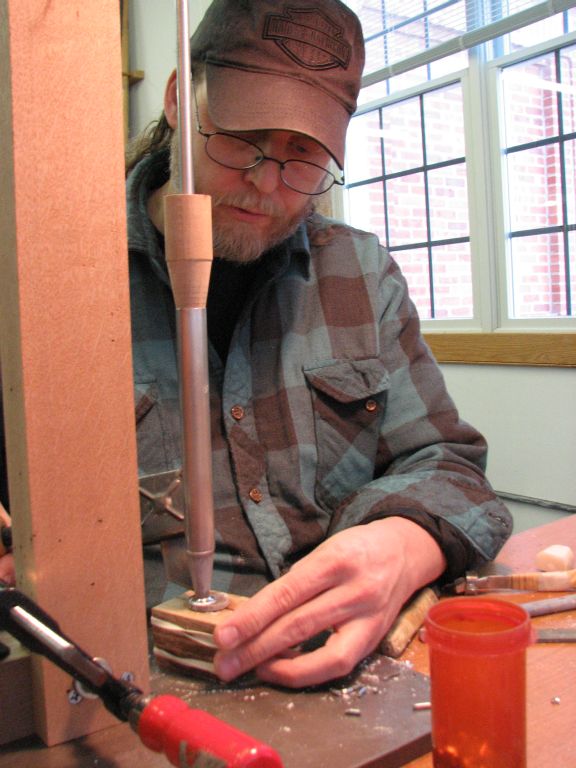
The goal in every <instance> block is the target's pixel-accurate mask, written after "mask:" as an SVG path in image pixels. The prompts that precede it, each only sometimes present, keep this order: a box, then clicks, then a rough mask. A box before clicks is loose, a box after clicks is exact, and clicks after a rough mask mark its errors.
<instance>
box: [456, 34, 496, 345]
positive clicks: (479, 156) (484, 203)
mask: <svg viewBox="0 0 576 768" xmlns="http://www.w3.org/2000/svg"><path fill="white" fill-rule="evenodd" d="M462 88H463V100H464V134H465V142H466V169H467V174H466V175H467V179H468V199H469V217H470V248H471V254H472V284H473V290H474V293H473V296H474V318H475V320H476V324H477V325H478V326H479V327H480V328H481V329H482V330H483V331H485V332H488V331H493V330H494V329H495V328H496V327H497V326H498V324H499V307H498V301H497V295H498V289H499V286H500V285H501V281H500V279H499V276H498V270H497V254H498V235H497V231H496V230H497V226H496V219H497V216H498V210H499V207H500V206H501V205H502V202H503V201H502V187H501V186H499V185H498V183H497V179H498V176H497V175H496V174H495V168H494V165H495V163H494V151H495V147H494V146H493V139H494V135H493V130H494V128H493V111H494V103H493V102H494V100H493V95H491V93H489V88H488V83H487V66H486V61H485V55H484V51H483V50H482V48H481V47H478V48H476V49H474V50H473V51H471V55H470V61H469V68H468V71H467V72H466V73H465V74H464V76H463V79H462Z"/></svg>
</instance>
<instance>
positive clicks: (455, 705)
mask: <svg viewBox="0 0 576 768" xmlns="http://www.w3.org/2000/svg"><path fill="white" fill-rule="evenodd" d="M423 634H424V639H425V641H426V642H427V643H428V645H429V653H430V687H431V702H432V745H433V756H434V768H525V766H526V648H527V647H528V645H530V643H531V642H533V638H534V633H533V630H532V626H531V624H530V617H529V616H528V614H527V612H526V611H525V610H524V609H523V608H522V607H520V606H519V605H515V604H514V603H508V602H505V601H504V600H495V599H489V598H481V597H470V598H467V597H457V598H453V599H450V600H442V601H440V602H439V603H438V604H437V605H434V606H433V607H432V608H431V609H430V611H429V612H428V616H427V617H426V620H425V622H424V633H423Z"/></svg>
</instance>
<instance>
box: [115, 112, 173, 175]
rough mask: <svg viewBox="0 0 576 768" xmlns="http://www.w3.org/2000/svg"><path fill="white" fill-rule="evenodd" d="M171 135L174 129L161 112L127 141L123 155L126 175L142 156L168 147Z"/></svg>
mask: <svg viewBox="0 0 576 768" xmlns="http://www.w3.org/2000/svg"><path fill="white" fill-rule="evenodd" d="M173 135H174V130H173V129H172V128H171V127H170V126H169V125H168V120H166V115H165V114H164V112H162V114H161V115H160V117H159V118H158V120H154V121H153V122H151V123H150V124H149V125H147V126H146V128H145V129H144V130H143V131H142V132H141V133H139V134H138V135H137V136H135V137H134V138H133V139H130V141H129V142H128V144H127V146H126V152H125V156H124V157H125V166H126V175H128V174H129V173H130V171H131V170H132V168H134V167H135V166H136V165H138V163H139V162H140V160H142V159H143V158H144V157H147V156H148V155H152V154H154V153H155V152H158V151H159V150H161V149H164V148H167V149H169V148H170V145H171V143H172V136H173Z"/></svg>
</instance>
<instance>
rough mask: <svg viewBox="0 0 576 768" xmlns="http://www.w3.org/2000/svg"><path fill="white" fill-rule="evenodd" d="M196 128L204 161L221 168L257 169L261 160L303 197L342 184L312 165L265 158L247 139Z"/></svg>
mask: <svg viewBox="0 0 576 768" xmlns="http://www.w3.org/2000/svg"><path fill="white" fill-rule="evenodd" d="M196 128H197V130H198V133H199V134H200V135H201V136H203V137H204V139H205V140H206V143H205V145H204V149H205V150H206V154H207V155H208V157H209V158H210V159H211V160H214V162H215V163H218V165H222V166H224V167H225V168H232V169H234V170H236V171H246V170H248V169H249V168H255V167H256V166H257V165H260V163H263V162H264V160H270V161H271V162H273V163H278V165H279V166H280V178H281V179H282V182H283V183H284V184H285V185H286V186H287V187H289V188H290V189H293V190H294V191H295V192H300V193H301V194H303V195H321V194H323V193H324V192H327V191H328V190H329V189H330V188H331V187H332V186H333V185H334V184H338V185H343V184H344V174H342V176H341V178H340V179H337V178H336V177H335V176H334V174H333V173H331V172H330V171H329V170H327V169H326V168H324V167H322V166H321V165H317V164H316V163H310V162H308V161H307V160H284V161H281V160H277V159H276V158H275V157H269V156H268V155H265V154H264V152H263V151H262V150H261V149H260V147H259V146H258V145H257V144H254V143H253V142H252V141H248V139H242V138H240V137H239V136H233V135H232V134H230V133H221V132H220V131H212V132H209V133H207V132H206V131H203V130H202V128H201V127H200V123H199V122H198V119H197V125H196Z"/></svg>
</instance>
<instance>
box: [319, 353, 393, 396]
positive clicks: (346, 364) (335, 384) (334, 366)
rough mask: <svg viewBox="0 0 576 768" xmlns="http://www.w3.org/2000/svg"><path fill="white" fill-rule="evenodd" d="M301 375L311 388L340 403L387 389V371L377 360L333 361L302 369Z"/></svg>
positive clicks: (388, 384)
mask: <svg viewBox="0 0 576 768" xmlns="http://www.w3.org/2000/svg"><path fill="white" fill-rule="evenodd" d="M304 376H305V377H306V379H307V381H308V382H309V383H310V385H311V386H313V387H314V389H317V390H320V391H321V392H324V393H325V394H326V395H328V396H329V397H332V398H334V400H338V402H340V403H352V402H354V401H356V400H363V399H364V398H366V397H369V396H370V395H376V394H378V393H380V392H383V391H384V390H386V389H388V388H389V387H390V376H389V374H388V371H387V369H386V368H385V366H384V364H383V362H382V361H381V360H380V359H379V358H377V357H369V358H364V359H362V360H337V361H332V362H329V363H326V364H325V365H318V366H314V367H309V368H304Z"/></svg>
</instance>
